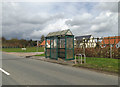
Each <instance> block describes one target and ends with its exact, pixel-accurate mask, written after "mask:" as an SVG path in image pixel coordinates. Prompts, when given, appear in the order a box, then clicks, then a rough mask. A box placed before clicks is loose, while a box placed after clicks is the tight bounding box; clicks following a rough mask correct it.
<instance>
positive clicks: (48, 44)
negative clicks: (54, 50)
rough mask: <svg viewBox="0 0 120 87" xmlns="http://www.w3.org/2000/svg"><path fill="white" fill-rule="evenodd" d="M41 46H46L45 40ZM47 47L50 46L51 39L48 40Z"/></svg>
mask: <svg viewBox="0 0 120 87" xmlns="http://www.w3.org/2000/svg"><path fill="white" fill-rule="evenodd" d="M39 46H40V47H45V40H44V41H43V42H42V43H41V44H40V45H39ZM47 47H50V40H48V41H47Z"/></svg>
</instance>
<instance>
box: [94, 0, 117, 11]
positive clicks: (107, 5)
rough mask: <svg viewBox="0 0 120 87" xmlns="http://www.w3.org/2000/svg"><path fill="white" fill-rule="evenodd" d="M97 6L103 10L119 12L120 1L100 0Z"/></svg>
mask: <svg viewBox="0 0 120 87" xmlns="http://www.w3.org/2000/svg"><path fill="white" fill-rule="evenodd" d="M95 8H96V9H98V10H102V11H104V10H109V11H111V12H118V2H100V3H99V4H98V5H96V7H95Z"/></svg>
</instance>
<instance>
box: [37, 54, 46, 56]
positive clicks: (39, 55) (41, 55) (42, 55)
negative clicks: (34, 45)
mask: <svg viewBox="0 0 120 87" xmlns="http://www.w3.org/2000/svg"><path fill="white" fill-rule="evenodd" d="M35 56H45V54H40V55H35Z"/></svg>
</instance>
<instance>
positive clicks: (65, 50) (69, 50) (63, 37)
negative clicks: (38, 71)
mask: <svg viewBox="0 0 120 87" xmlns="http://www.w3.org/2000/svg"><path fill="white" fill-rule="evenodd" d="M48 42H49V43H48ZM45 57H46V58H52V59H58V58H62V59H65V60H72V59H74V35H73V34H72V32H71V31H70V29H68V30H63V31H58V32H51V33H49V34H48V35H47V36H46V37H45Z"/></svg>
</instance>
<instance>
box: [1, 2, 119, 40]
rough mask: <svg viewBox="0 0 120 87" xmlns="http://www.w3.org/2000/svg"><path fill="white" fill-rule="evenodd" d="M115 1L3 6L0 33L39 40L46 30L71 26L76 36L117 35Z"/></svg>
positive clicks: (69, 27)
mask: <svg viewBox="0 0 120 87" xmlns="http://www.w3.org/2000/svg"><path fill="white" fill-rule="evenodd" d="M117 7H118V6H117V3H105V2H104V3H101V2H100V3H98V2H97V3H95V2H89V3H88V2H76V3H75V2H64V3H62V2H60V3H53V2H52V3H47V2H46V3H42V2H40V3H33V2H31V3H27V2H22V3H6V2H4V3H3V5H2V9H3V15H2V25H3V26H2V32H3V36H5V37H6V38H7V39H10V38H19V39H21V38H24V39H26V38H29V39H40V36H41V35H47V34H48V33H49V32H54V31H60V30H64V29H71V31H72V32H73V34H74V35H75V36H77V35H85V34H92V35H93V36H102V35H106V36H109V35H116V34H117V32H118V28H117V25H118V14H117Z"/></svg>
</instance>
